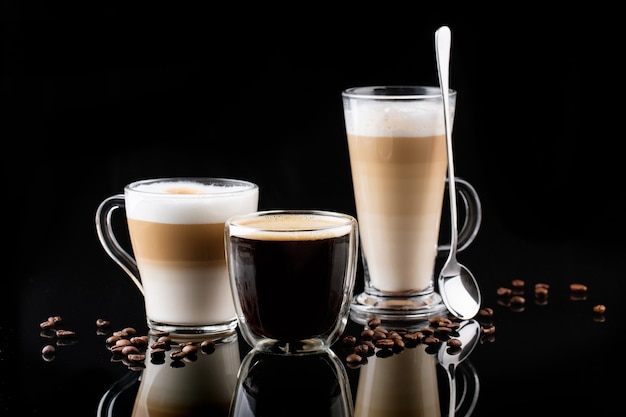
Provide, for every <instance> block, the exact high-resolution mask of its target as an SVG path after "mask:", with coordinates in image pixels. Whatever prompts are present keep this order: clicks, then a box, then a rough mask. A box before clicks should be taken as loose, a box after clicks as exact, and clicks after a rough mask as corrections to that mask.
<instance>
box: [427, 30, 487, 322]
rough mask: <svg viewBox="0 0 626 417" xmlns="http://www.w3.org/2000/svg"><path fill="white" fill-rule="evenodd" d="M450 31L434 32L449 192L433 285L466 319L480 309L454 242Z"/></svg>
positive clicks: (477, 294) (477, 292) (475, 286)
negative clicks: (446, 235) (446, 247)
mask: <svg viewBox="0 0 626 417" xmlns="http://www.w3.org/2000/svg"><path fill="white" fill-rule="evenodd" d="M451 38H452V35H451V32H450V28H448V27H447V26H442V27H440V28H439V29H437V30H436V31H435V53H436V59H437V70H438V75H439V85H440V87H441V95H442V97H443V111H444V124H445V130H446V146H447V150H448V179H449V181H448V191H449V193H450V216H451V223H452V224H451V229H452V233H451V235H452V236H451V239H450V252H449V254H448V259H446V262H445V264H444V266H443V268H442V269H441V272H440V274H439V278H438V280H437V284H438V286H439V293H440V295H441V298H442V299H443V303H444V304H445V306H446V308H447V309H448V311H449V312H450V313H452V314H454V315H455V316H457V317H459V318H461V319H470V318H472V317H474V316H475V315H476V313H478V310H479V309H480V303H481V296H480V290H479V288H478V284H477V283H476V279H475V278H474V276H473V275H472V273H471V272H470V270H469V269H467V268H466V267H465V266H463V265H461V264H460V263H459V261H458V260H457V258H456V252H457V244H458V229H457V227H458V226H457V208H456V184H455V182H454V178H455V177H454V158H453V154H452V126H451V120H450V119H451V117H450V97H449V85H448V83H449V66H450V44H451Z"/></svg>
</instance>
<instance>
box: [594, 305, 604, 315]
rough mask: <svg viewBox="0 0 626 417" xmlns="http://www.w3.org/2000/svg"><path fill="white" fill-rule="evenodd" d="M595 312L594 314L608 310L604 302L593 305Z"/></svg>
mask: <svg viewBox="0 0 626 417" xmlns="http://www.w3.org/2000/svg"><path fill="white" fill-rule="evenodd" d="M593 312H594V314H604V313H605V312H606V306H604V305H603V304H597V305H595V306H593Z"/></svg>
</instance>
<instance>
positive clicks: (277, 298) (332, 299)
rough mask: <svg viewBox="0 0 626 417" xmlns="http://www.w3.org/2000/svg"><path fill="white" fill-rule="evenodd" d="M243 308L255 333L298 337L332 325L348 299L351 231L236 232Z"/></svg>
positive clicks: (234, 245)
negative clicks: (288, 235) (272, 235)
mask: <svg viewBox="0 0 626 417" xmlns="http://www.w3.org/2000/svg"><path fill="white" fill-rule="evenodd" d="M231 244H232V253H231V260H232V267H233V268H234V273H235V274H236V276H237V277H238V278H237V293H238V294H239V302H240V303H241V307H242V310H243V313H244V314H245V316H246V318H247V319H248V324H249V325H250V328H251V330H252V331H254V332H255V333H257V334H259V335H262V336H264V337H268V338H271V339H277V340H282V341H296V340H302V339H308V338H311V337H314V336H318V335H321V334H324V333H326V332H328V331H329V330H332V328H333V327H334V324H335V322H336V320H337V317H338V315H339V311H340V308H341V303H342V299H343V290H344V277H345V276H346V272H347V269H348V267H349V265H348V256H349V251H350V246H349V236H348V235H344V236H339V237H331V238H326V239H318V240H288V241H281V240H257V239H248V238H240V237H237V236H232V237H231Z"/></svg>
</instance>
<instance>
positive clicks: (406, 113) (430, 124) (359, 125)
mask: <svg viewBox="0 0 626 417" xmlns="http://www.w3.org/2000/svg"><path fill="white" fill-rule="evenodd" d="M431 93H433V96H432V97H430V98H427V99H419V100H416V99H410V98H407V99H406V100H402V99H399V98H398V97H393V99H388V100H385V99H384V98H378V99H376V96H372V97H366V98H363V99H359V100H353V99H351V98H350V97H346V96H344V109H345V121H346V132H347V137H348V148H349V155H350V164H351V169H352V181H353V187H354V197H355V203H356V210H357V218H358V220H359V230H360V238H361V249H362V255H363V258H364V262H365V267H366V268H365V270H366V274H367V279H369V286H371V287H372V288H373V289H375V290H378V291H383V292H387V293H403V294H406V293H414V294H419V293H422V292H429V291H432V279H433V273H434V267H435V258H436V256H437V247H438V239H439V226H440V221H441V215H442V206H443V201H444V191H445V186H446V173H447V166H448V163H447V151H446V138H445V130H444V120H443V104H442V100H441V96H437V95H436V94H434V93H435V92H433V91H431ZM390 94H391V93H390ZM369 98H371V99H369ZM451 99H452V100H451V104H454V95H453V96H452V97H451Z"/></svg>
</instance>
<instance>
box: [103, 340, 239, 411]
mask: <svg viewBox="0 0 626 417" xmlns="http://www.w3.org/2000/svg"><path fill="white" fill-rule="evenodd" d="M156 338H157V336H150V345H152V344H153V343H154V342H155V341H156ZM169 338H170V339H171V345H170V347H169V348H166V352H165V355H163V356H162V357H161V358H160V359H156V357H155V358H152V359H151V352H152V351H154V349H151V348H148V349H147V350H146V359H145V369H143V370H142V371H141V372H136V371H135V372H131V373H129V374H127V375H125V376H124V377H123V378H121V379H120V380H119V381H118V382H117V383H116V384H113V386H112V387H111V388H110V389H109V391H107V393H106V394H105V395H104V396H103V397H102V399H101V401H100V406H99V410H98V415H99V416H114V415H116V414H119V415H128V412H127V411H126V410H124V411H125V412H122V410H118V409H116V407H115V401H116V398H117V397H118V396H119V395H120V394H121V392H122V391H124V390H126V389H128V388H129V387H131V386H133V384H134V383H136V382H137V380H139V387H138V390H137V395H136V397H135V400H134V404H133V406H132V414H131V415H132V417H144V416H151V417H155V416H157V417H158V416H205V417H206V416H227V415H228V410H229V407H230V402H231V398H232V395H233V391H234V388H235V385H236V382H237V372H238V370H239V366H240V364H241V359H240V358H241V356H240V353H239V344H238V337H237V334H236V333H233V334H231V335H229V336H228V337H224V338H219V339H211V340H212V342H213V343H212V344H211V345H210V347H209V348H208V349H202V348H201V343H202V342H203V341H206V340H208V339H206V336H205V337H204V338H202V339H199V338H197V337H195V338H194V337H193V336H189V335H185V336H183V335H177V334H174V333H172V334H169ZM187 344H191V345H192V346H195V347H196V348H197V351H196V352H195V353H193V354H190V355H187V356H185V357H182V358H179V359H172V358H171V354H172V353H173V352H179V351H181V350H182V348H183V347H184V346H185V345H187Z"/></svg>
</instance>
